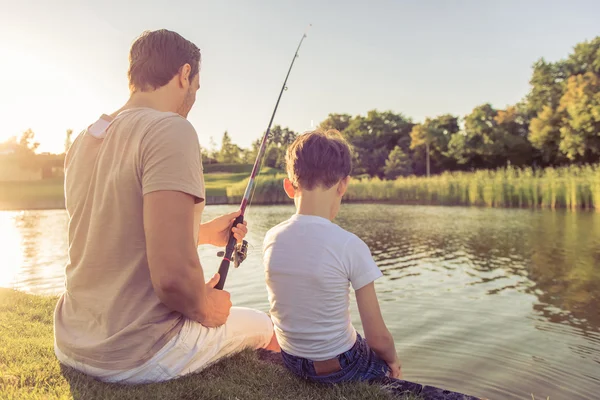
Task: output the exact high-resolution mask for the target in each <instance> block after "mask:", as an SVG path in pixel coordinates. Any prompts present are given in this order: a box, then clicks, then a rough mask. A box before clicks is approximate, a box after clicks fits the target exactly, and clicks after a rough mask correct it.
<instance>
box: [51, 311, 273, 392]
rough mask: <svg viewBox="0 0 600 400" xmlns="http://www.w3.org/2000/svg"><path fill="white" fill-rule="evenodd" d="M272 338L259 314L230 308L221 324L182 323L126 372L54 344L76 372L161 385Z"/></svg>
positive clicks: (263, 344)
mask: <svg viewBox="0 0 600 400" xmlns="http://www.w3.org/2000/svg"><path fill="white" fill-rule="evenodd" d="M272 336H273V324H272V322H271V319H270V318H269V316H268V315H267V314H265V313H263V312H260V311H257V310H253V309H250V308H244V307H232V308H231V313H230V315H229V318H228V319H227V322H226V323H225V325H222V326H220V327H218V328H206V327H205V326H202V325H200V324H199V323H198V322H195V321H192V320H189V319H188V320H186V321H185V324H184V325H183V327H182V328H181V331H180V332H179V333H178V334H177V335H176V336H175V337H173V339H171V340H170V341H169V342H168V343H167V344H166V345H165V346H164V347H163V348H162V349H161V350H159V351H158V352H157V353H156V354H155V355H154V357H152V358H151V359H150V360H148V361H147V362H145V363H144V364H143V365H141V366H139V367H137V368H134V369H130V370H114V371H113V370H104V369H99V368H94V367H90V366H88V365H85V364H82V363H80V362H77V361H75V360H71V359H69V358H68V357H67V356H65V355H64V354H63V353H62V352H61V351H60V349H58V347H56V345H55V346H54V351H55V353H56V357H57V358H58V360H59V361H60V362H61V363H63V364H65V365H67V366H69V367H71V368H74V369H76V370H78V371H81V372H83V373H85V374H87V375H91V376H94V377H96V378H97V379H99V380H102V381H105V382H118V383H128V384H139V383H150V382H161V381H166V380H170V379H173V378H177V377H180V376H183V375H186V374H189V373H192V372H198V371H201V370H202V369H204V368H206V367H207V366H209V365H210V364H212V363H214V362H216V361H218V360H220V359H222V358H224V357H227V356H229V355H231V354H234V353H237V352H239V351H242V350H244V349H247V348H249V349H260V348H265V347H267V345H268V344H269V342H270V341H271V338H272Z"/></svg>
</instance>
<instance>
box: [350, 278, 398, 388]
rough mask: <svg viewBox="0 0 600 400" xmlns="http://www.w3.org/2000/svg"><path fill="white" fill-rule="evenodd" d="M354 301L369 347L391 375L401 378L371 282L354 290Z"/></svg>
mask: <svg viewBox="0 0 600 400" xmlns="http://www.w3.org/2000/svg"><path fill="white" fill-rule="evenodd" d="M356 302H357V304H358V311H359V313H360V320H361V322H362V326H363V329H364V331H365V338H366V339H367V343H368V345H369V347H370V348H371V349H373V351H375V353H376V354H377V355H378V356H379V357H381V358H382V359H383V360H384V361H385V362H386V363H387V364H388V365H389V366H390V368H391V369H392V376H393V377H394V378H400V379H401V378H402V372H401V367H400V360H399V359H398V355H397V354H396V347H395V345H394V338H393V337H392V334H391V333H390V331H389V330H388V329H387V327H386V326H385V322H384V321H383V316H382V315H381V309H380V308H379V301H378V300H377V294H376V293H375V284H374V283H373V282H371V283H369V284H367V285H365V286H363V287H362V288H360V289H358V290H357V291H356Z"/></svg>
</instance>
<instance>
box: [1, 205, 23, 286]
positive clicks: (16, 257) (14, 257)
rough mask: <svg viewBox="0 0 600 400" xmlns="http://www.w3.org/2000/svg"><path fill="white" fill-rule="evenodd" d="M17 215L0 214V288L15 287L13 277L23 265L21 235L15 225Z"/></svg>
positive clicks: (10, 213)
mask: <svg viewBox="0 0 600 400" xmlns="http://www.w3.org/2000/svg"><path fill="white" fill-rule="evenodd" d="M18 215H19V213H18V212H2V213H0V243H2V247H1V248H2V263H1V265H2V266H1V267H0V287H13V286H15V284H16V282H15V277H16V276H17V274H18V272H19V268H20V266H21V265H22V264H23V255H22V252H21V233H20V232H19V230H18V229H17V226H16V224H15V220H16V218H17V217H18Z"/></svg>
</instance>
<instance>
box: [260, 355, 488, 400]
mask: <svg viewBox="0 0 600 400" xmlns="http://www.w3.org/2000/svg"><path fill="white" fill-rule="evenodd" d="M258 357H259V358H260V359H261V360H263V361H268V362H271V363H273V364H279V365H281V366H282V367H284V368H285V366H284V364H283V359H282V357H281V354H280V353H274V352H272V351H266V350H259V352H258ZM373 383H374V384H377V385H381V386H383V387H385V389H386V390H389V391H390V392H392V393H393V394H394V395H397V396H398V397H399V398H400V397H402V396H405V395H407V394H413V395H415V396H420V397H421V398H422V399H423V400H480V399H479V398H478V397H473V396H469V395H466V394H462V393H457V392H452V391H450V390H444V389H440V388H437V387H434V386H429V385H420V384H418V383H414V382H409V381H404V380H400V379H392V378H384V379H379V380H377V381H374V382H373Z"/></svg>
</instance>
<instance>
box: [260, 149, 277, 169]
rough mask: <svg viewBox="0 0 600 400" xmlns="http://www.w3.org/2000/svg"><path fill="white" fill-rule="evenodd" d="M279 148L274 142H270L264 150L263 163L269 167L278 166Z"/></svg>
mask: <svg viewBox="0 0 600 400" xmlns="http://www.w3.org/2000/svg"><path fill="white" fill-rule="evenodd" d="M279 153H280V149H279V147H278V146H277V145H276V144H275V143H271V144H270V145H269V146H267V150H265V156H264V157H265V158H264V165H265V166H267V167H271V168H278V162H279V159H280V155H279Z"/></svg>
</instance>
